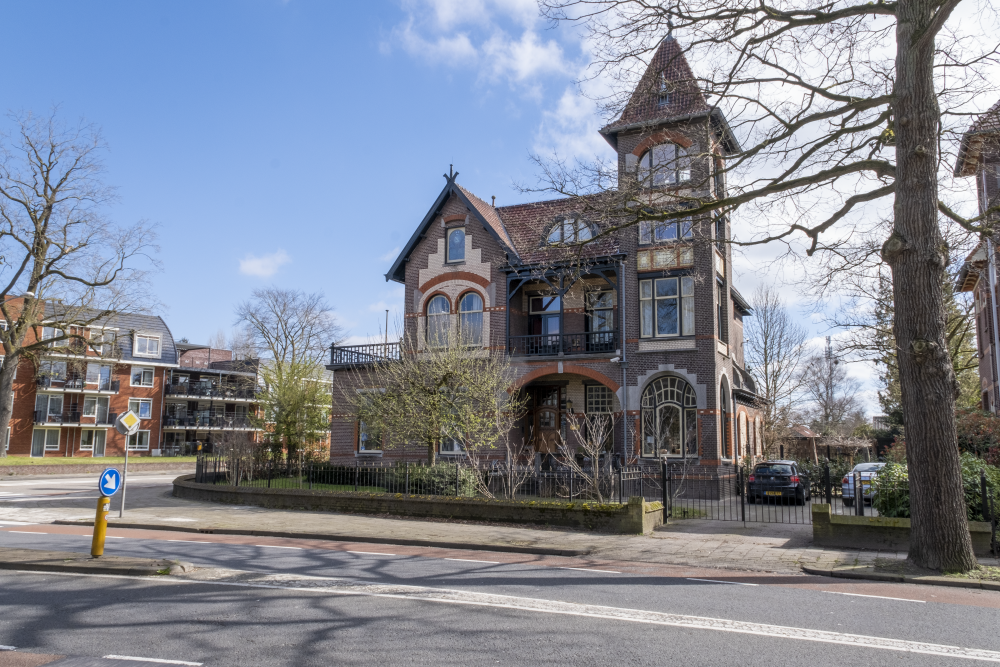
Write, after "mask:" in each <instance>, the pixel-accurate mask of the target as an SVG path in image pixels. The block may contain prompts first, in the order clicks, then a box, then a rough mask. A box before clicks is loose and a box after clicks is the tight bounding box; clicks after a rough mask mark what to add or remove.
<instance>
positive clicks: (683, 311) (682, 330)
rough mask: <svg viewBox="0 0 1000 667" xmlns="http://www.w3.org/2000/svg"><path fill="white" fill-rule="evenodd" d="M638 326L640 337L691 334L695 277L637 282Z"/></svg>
mask: <svg viewBox="0 0 1000 667" xmlns="http://www.w3.org/2000/svg"><path fill="white" fill-rule="evenodd" d="M639 326H640V334H641V337H643V338H661V337H670V336H693V335H694V278H691V277H690V276H680V277H677V278H657V279H655V280H640V281H639Z"/></svg>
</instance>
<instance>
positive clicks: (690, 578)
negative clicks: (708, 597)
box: [687, 577, 760, 586]
mask: <svg viewBox="0 0 1000 667" xmlns="http://www.w3.org/2000/svg"><path fill="white" fill-rule="evenodd" d="M687 580H688V581H707V582H710V583H713V584H732V585H733V586H759V585H760V584H747V583H744V582H742V581H722V580H720V579H695V578H694V577H687Z"/></svg>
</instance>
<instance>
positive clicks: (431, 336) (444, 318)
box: [427, 294, 451, 347]
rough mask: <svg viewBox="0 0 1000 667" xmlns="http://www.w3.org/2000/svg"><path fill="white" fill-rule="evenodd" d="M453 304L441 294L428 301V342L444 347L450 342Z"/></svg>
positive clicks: (431, 344) (434, 345) (432, 345)
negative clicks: (449, 330) (449, 334)
mask: <svg viewBox="0 0 1000 667" xmlns="http://www.w3.org/2000/svg"><path fill="white" fill-rule="evenodd" d="M450 312H451V304H449V303H448V299H446V298H444V297H443V296H441V295H440V294H439V295H437V296H436V297H434V298H432V299H431V300H430V301H428V302H427V344H428V345H430V346H431V347H444V346H446V345H447V344H448V329H449V326H448V324H449V322H450V317H449V313H450Z"/></svg>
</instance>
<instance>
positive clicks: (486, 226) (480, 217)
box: [455, 184, 520, 259]
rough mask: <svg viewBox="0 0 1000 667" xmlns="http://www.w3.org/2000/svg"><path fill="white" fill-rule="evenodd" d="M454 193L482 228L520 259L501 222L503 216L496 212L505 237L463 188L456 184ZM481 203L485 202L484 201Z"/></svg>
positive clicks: (508, 233)
mask: <svg viewBox="0 0 1000 667" xmlns="http://www.w3.org/2000/svg"><path fill="white" fill-rule="evenodd" d="M455 193H456V194H457V195H458V198H459V199H461V200H462V203H464V204H465V208H467V209H468V210H469V212H470V213H472V215H474V216H475V217H476V219H477V220H479V222H480V224H481V225H482V226H483V228H484V229H485V230H486V231H488V232H489V233H490V236H492V237H493V238H494V240H496V242H497V243H499V244H500V245H501V246H503V247H504V248H506V249H507V252H509V253H510V254H511V255H513V256H514V257H515V258H517V259H520V257H519V255H518V253H517V248H515V247H514V240H513V239H512V238H511V236H510V232H509V231H507V226H506V225H504V223H503V218H501V217H500V215H499V214H497V221H498V222H499V223H500V228H501V229H502V230H503V233H504V235H505V236H506V237H507V238H503V237H501V236H500V234H499V233H497V230H496V229H494V228H493V225H491V224H490V223H489V221H488V220H487V219H486V218H485V216H483V214H482V213H481V212H480V211H479V207H478V206H476V205H475V204H474V203H473V202H472V201H471V200H470V199H469V197H468V196H466V190H465V188H463V187H462V186H460V185H457V184H456V187H455ZM470 194H471V193H470ZM473 196H475V195H473ZM483 203H484V204H485V203H486V202H483ZM487 205H488V204H487Z"/></svg>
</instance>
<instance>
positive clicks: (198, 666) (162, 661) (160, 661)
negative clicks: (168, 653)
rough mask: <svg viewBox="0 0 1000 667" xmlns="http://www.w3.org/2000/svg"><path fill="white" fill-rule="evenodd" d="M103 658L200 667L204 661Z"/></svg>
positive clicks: (125, 657)
mask: <svg viewBox="0 0 1000 667" xmlns="http://www.w3.org/2000/svg"><path fill="white" fill-rule="evenodd" d="M104 659H105V660H137V661H139V660H141V661H142V662H159V663H162V664H164V665H193V667H200V666H201V665H203V664H204V663H201V662H187V661H186V660H161V659H159V658H137V657H135V656H134V655H106V656H104Z"/></svg>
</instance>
